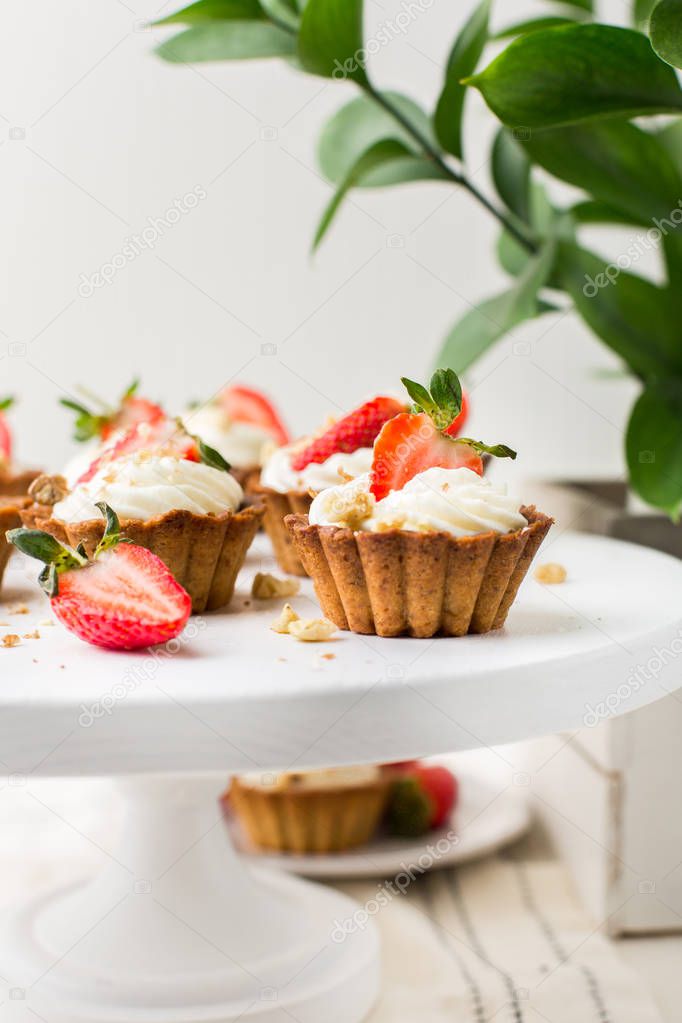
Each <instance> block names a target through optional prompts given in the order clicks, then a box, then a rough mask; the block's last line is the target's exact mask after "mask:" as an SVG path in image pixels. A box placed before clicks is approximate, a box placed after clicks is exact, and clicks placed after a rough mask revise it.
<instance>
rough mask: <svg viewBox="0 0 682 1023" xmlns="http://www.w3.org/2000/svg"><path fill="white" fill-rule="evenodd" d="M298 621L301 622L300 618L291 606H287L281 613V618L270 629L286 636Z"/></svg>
mask: <svg viewBox="0 0 682 1023" xmlns="http://www.w3.org/2000/svg"><path fill="white" fill-rule="evenodd" d="M297 621H299V617H298V615H297V614H296V612H295V611H294V609H293V607H292V606H291V604H285V605H284V607H283V608H282V610H281V612H280V615H279V618H278V619H277V620H276V621H274V622H273V623H272V625H271V626H270V628H271V629H272V631H273V632H279V633H281V634H282V635H284V636H285V635H286V634H287V633H288V632H289V626H290V625H291V624H292V623H293V622H297Z"/></svg>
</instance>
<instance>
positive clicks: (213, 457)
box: [194, 437, 232, 472]
mask: <svg viewBox="0 0 682 1023" xmlns="http://www.w3.org/2000/svg"><path fill="white" fill-rule="evenodd" d="M194 439H195V440H196V442H197V446H198V448H199V458H200V459H201V461H202V462H203V463H204V465H210V466H211V468H212V469H220V470H221V471H222V472H229V471H230V469H231V468H232V466H231V465H230V463H229V462H228V461H226V460H225V459H224V458H223V456H222V455H221V454H220V452H219V451H216V450H215V448H211V447H209V445H208V444H204V442H203V440H201V438H200V437H195V438H194Z"/></svg>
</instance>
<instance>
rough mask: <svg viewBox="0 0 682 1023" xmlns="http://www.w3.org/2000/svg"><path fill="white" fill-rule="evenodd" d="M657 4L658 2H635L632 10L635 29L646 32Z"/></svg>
mask: <svg viewBox="0 0 682 1023" xmlns="http://www.w3.org/2000/svg"><path fill="white" fill-rule="evenodd" d="M657 3H658V0H635V2H634V4H633V9H632V20H633V23H634V25H635V28H639V29H641V30H642V31H643V32H646V31H647V29H648V27H649V18H650V17H651V12H652V11H653V9H654V7H655V6H656V4H657Z"/></svg>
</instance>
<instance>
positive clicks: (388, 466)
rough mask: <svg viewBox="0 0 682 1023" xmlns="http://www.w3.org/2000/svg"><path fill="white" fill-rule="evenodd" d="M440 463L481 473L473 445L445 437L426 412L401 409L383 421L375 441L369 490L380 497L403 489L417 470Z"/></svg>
mask: <svg viewBox="0 0 682 1023" xmlns="http://www.w3.org/2000/svg"><path fill="white" fill-rule="evenodd" d="M434 466H439V467H440V468H442V469H459V468H461V467H462V466H464V467H465V468H467V469H473V471H474V472H477V473H478V475H479V476H482V475H483V462H482V461H481V457H480V455H477V454H476V452H475V451H474V450H472V448H470V447H468V446H467V445H466V444H458V443H457V441H455V440H451V438H450V437H446V436H445V435H444V434H443V433H441V431H440V430H439V429H437V427H436V425H435V423H434V422H433V420H432V419H431V418H430V417H429V416H427V415H426V413H425V412H420V413H413V412H403V413H401V415H399V416H395V417H394V418H393V419H391V420H390V422H388V423H386V424H385V426H384V427H383V428H382V430H381V433H380V434H379V436H378V437H377V439H376V440H375V442H374V459H373V461H372V468H371V471H370V490H371V491H372V493H373V494H374V496H375V498H376V499H377V501H381V499H382V498H384V497H386V496H387V494H389V493H390V492H391V491H392V490H402V488H403V487H404V486H405V484H406V483H407V482H408V481H409V480H411V479H412V477H413V476H416V475H417V473H418V472H424V471H425V470H426V469H432V468H433V467H434Z"/></svg>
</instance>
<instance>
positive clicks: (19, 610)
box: [8, 604, 31, 615]
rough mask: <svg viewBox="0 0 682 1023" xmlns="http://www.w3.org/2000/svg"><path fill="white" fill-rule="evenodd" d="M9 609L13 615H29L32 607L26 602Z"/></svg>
mask: <svg viewBox="0 0 682 1023" xmlns="http://www.w3.org/2000/svg"><path fill="white" fill-rule="evenodd" d="M8 610H9V613H10V614H11V615H27V614H28V613H29V611H30V610H31V609H30V608H29V607H27V606H26V604H15V605H14V607H10V608H9V609H8Z"/></svg>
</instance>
